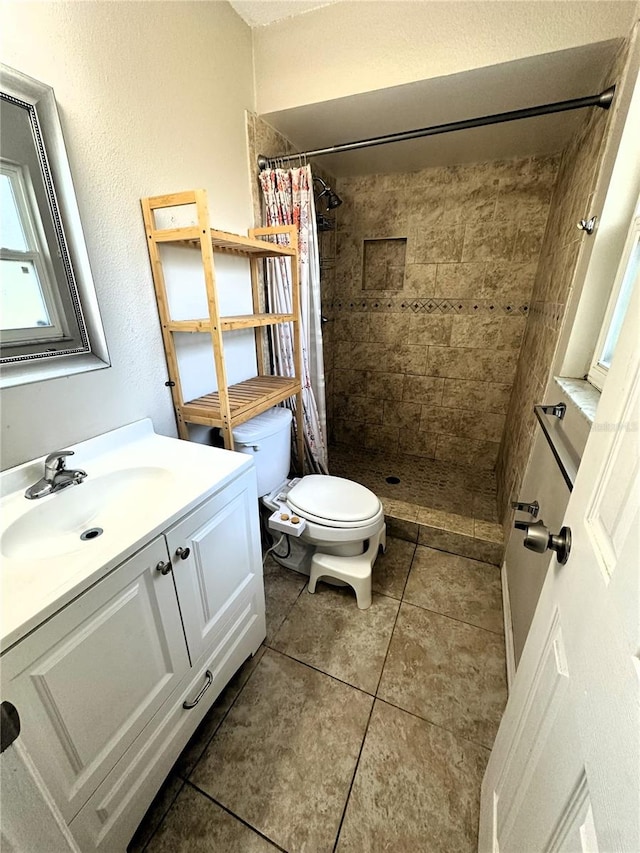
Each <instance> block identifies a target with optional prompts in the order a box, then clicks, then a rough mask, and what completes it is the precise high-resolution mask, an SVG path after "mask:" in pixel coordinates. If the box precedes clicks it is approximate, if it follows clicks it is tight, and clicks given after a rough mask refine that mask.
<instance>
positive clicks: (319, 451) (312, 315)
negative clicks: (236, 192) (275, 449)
mask: <svg viewBox="0 0 640 853" xmlns="http://www.w3.org/2000/svg"><path fill="white" fill-rule="evenodd" d="M260 186H261V187H262V194H263V198H264V205H265V219H266V223H265V224H266V225H296V226H297V228H298V252H299V258H300V313H301V330H300V338H301V349H302V377H301V378H302V406H303V428H304V439H305V449H306V456H307V463H308V467H310V468H311V470H313V471H316V472H319V473H323V474H326V473H328V459H327V441H326V435H327V414H326V403H325V390H324V361H323V355H322V326H321V301H320V259H319V253H318V235H317V230H316V214H315V207H314V201H313V189H312V188H313V178H312V175H311V167H310V166H302V167H300V168H295V169H271V170H265V171H263V172H261V173H260ZM267 293H268V298H269V308H270V310H271V311H274V312H282V313H291V310H292V302H291V276H290V271H289V266H288V262H287V261H285V260H284V259H282V260H281V259H270V260H268V261H267ZM273 355H274V360H275V365H274V367H275V372H276V373H278V374H280V375H281V376H293V374H294V368H293V339H292V330H291V326H290V325H288V324H279V325H277V326H275V327H274V334H273ZM292 402H293V400H292Z"/></svg>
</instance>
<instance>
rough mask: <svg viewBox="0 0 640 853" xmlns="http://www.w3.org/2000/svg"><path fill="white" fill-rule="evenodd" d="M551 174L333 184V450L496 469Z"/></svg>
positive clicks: (499, 167)
mask: <svg viewBox="0 0 640 853" xmlns="http://www.w3.org/2000/svg"><path fill="white" fill-rule="evenodd" d="M557 166H558V158H554V157H546V158H527V159H518V160H512V161H506V162H492V163H480V164H474V165H466V166H453V167H446V168H444V167H443V168H430V169H424V170H422V171H419V172H413V173H410V174H391V175H370V176H366V177H356V178H339V179H338V182H337V191H338V193H339V195H340V196H341V197H342V199H343V205H342V207H340V208H338V211H337V218H338V231H337V235H336V263H335V277H334V279H333V280H334V291H333V294H331V296H332V297H333V298H332V300H331V302H330V305H328V313H329V316H330V317H331V319H332V320H333V322H332V323H330V324H327V325H326V326H325V330H326V335H325V361H326V362H327V365H328V367H329V368H330V369H331V368H332V369H333V415H334V417H333V419H332V420H331V421H330V437H331V438H332V439H333V440H334V441H336V442H337V443H340V444H346V445H352V446H356V447H362V446H363V445H364V446H365V447H367V448H370V449H373V450H381V451H384V452H386V453H389V454H395V453H402V454H409V455H416V456H422V457H430V458H435V459H440V460H445V461H455V462H464V463H470V464H473V465H474V466H476V467H478V468H492V467H493V466H494V464H495V462H496V457H497V453H498V448H499V446H500V441H501V438H502V434H503V431H504V426H505V414H506V411H507V408H508V405H509V398H510V395H511V388H512V382H513V378H514V376H515V372H516V367H517V363H518V354H519V351H520V346H521V343H522V338H523V335H524V331H525V326H526V323H527V315H528V313H529V306H530V299H531V293H532V289H533V284H534V279H535V275H536V268H537V263H538V257H539V253H540V247H541V244H542V238H543V235H544V231H545V225H546V221H547V215H548V212H549V203H550V200H551V196H552V192H553V186H554V182H555V178H556V173H557ZM328 296H329V294H327V297H328ZM331 326H333V328H330V327H331Z"/></svg>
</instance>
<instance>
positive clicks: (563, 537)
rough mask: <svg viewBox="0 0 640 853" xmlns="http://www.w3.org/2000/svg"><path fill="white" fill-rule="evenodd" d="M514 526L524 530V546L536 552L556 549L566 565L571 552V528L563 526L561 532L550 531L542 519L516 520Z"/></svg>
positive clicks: (560, 560)
mask: <svg viewBox="0 0 640 853" xmlns="http://www.w3.org/2000/svg"><path fill="white" fill-rule="evenodd" d="M514 527H515V528H516V529H517V530H524V531H525V535H524V547H525V548H528V549H529V550H530V551H535V552H536V554H544V552H545V551H547V550H550V551H555V552H556V556H557V558H558V562H559V563H560V564H561V565H562V566H564V564H565V563H566V562H567V560H568V559H569V554H570V553H571V529H570V528H569V527H563V528H562V529H561V530H560V533H557V534H556V533H549V528H548V527H547V526H546V525H545V523H544V521H542V519H541V520H540V521H516V522H515V524H514Z"/></svg>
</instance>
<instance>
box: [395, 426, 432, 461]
mask: <svg viewBox="0 0 640 853" xmlns="http://www.w3.org/2000/svg"><path fill="white" fill-rule="evenodd" d="M437 441H438V436H437V434H436V433H430V432H423V431H422V430H416V428H415V427H413V428H411V429H408V430H405V431H403V432H401V433H400V443H399V445H398V448H399V451H400V452H401V453H404V454H407V455H408V456H420V457H424V458H425V459H435V458H436V446H437Z"/></svg>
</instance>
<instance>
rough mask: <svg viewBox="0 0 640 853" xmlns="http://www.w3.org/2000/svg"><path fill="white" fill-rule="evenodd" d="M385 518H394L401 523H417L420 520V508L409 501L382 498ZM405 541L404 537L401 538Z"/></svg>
mask: <svg viewBox="0 0 640 853" xmlns="http://www.w3.org/2000/svg"><path fill="white" fill-rule="evenodd" d="M380 500H381V502H382V506H383V509H384V514H385V516H389V517H393V518H396V519H398V520H399V521H416V519H417V518H418V507H417V506H416V505H415V504H413V503H409V502H408V501H401V500H397V499H396V498H388V497H386V496H384V495H383V496H382V497H381V498H380ZM400 538H401V539H404V538H405V537H404V536H401V537H400Z"/></svg>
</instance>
